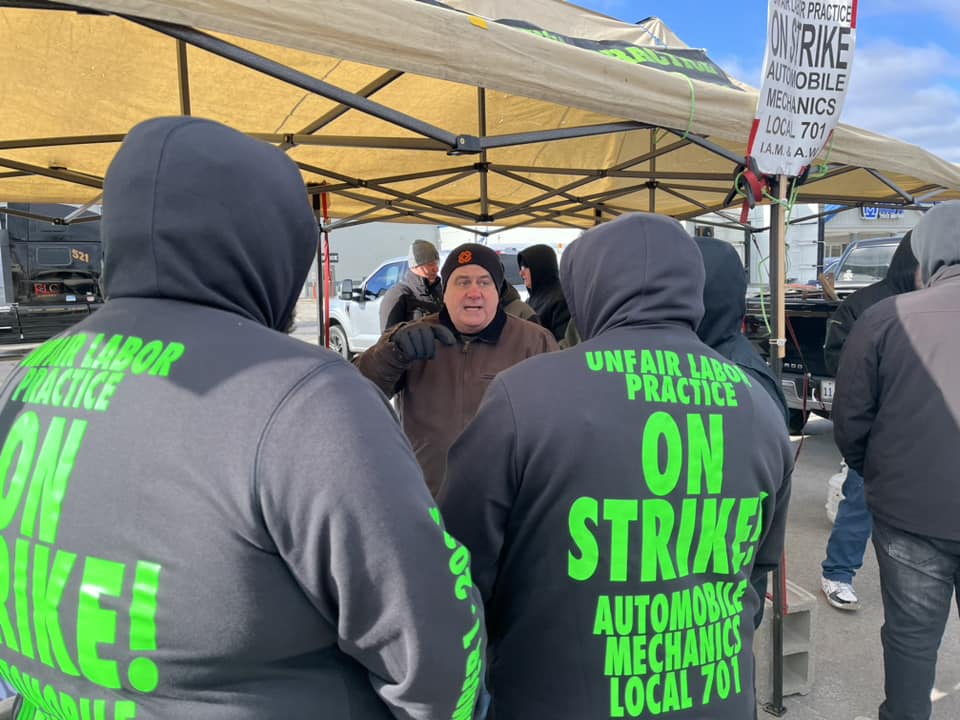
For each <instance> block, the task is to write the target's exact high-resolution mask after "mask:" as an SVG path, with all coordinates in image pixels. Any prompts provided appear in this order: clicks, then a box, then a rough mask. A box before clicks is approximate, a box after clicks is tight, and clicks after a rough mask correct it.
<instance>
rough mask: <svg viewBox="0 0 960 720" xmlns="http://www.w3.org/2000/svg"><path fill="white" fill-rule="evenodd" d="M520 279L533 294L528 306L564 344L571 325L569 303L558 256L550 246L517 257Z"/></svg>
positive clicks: (532, 249)
mask: <svg viewBox="0 0 960 720" xmlns="http://www.w3.org/2000/svg"><path fill="white" fill-rule="evenodd" d="M517 263H518V264H519V265H520V277H522V278H523V284H524V285H526V286H527V290H529V291H530V297H528V298H527V304H528V305H529V306H530V307H532V308H533V311H534V312H535V313H536V314H537V317H538V318H540V324H541V325H543V326H544V327H545V328H546V329H547V330H549V331H550V332H552V333H553V337H554V338H556V340H557V342H559V341H560V340H563V336H564V333H566V332H567V323H569V322H570V311H569V310H568V309H567V300H566V298H565V297H564V296H563V288H562V287H560V270H559V268H558V267H557V253H556V252H554V250H553V248H552V247H550V246H549V245H531V246H530V247H528V248H526V249H524V250H523V251H522V252H519V253H517Z"/></svg>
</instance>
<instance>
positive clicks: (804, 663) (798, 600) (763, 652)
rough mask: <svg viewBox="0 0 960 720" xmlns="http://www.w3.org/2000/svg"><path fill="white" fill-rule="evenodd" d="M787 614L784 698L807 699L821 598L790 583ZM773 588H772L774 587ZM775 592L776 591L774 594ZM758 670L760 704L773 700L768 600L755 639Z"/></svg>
mask: <svg viewBox="0 0 960 720" xmlns="http://www.w3.org/2000/svg"><path fill="white" fill-rule="evenodd" d="M786 585H787V610H786V613H785V614H784V616H783V695H784V697H787V696H789V695H806V694H807V693H809V692H810V689H811V688H812V687H813V677H814V672H813V670H814V658H813V629H814V624H815V622H816V615H817V598H816V596H814V595H812V594H810V593H809V592H807V591H806V590H804V589H803V588H802V587H800V586H799V585H796V584H794V583H793V582H791V581H790V580H787V583H786ZM769 587H771V588H772V585H770V586H769ZM771 592H772V590H771ZM753 654H754V657H755V658H756V668H757V675H756V679H757V700H758V702H760V703H767V702H770V700H771V698H772V697H773V603H772V602H771V601H770V600H769V599H768V600H767V601H766V603H765V609H764V612H763V622H762V623H761V624H760V627H759V628H758V629H757V632H756V634H755V635H754V637H753Z"/></svg>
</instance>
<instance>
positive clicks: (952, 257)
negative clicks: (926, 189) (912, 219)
mask: <svg viewBox="0 0 960 720" xmlns="http://www.w3.org/2000/svg"><path fill="white" fill-rule="evenodd" d="M910 242H911V244H912V246H913V254H914V255H915V256H916V258H917V260H918V261H919V263H920V273H921V275H922V276H923V281H924V282H925V283H926V282H929V280H930V278H932V277H933V276H934V274H935V273H936V272H937V271H938V270H939V269H940V268H941V267H944V266H949V265H957V264H960V200H950V201H949V202H945V203H942V204H940V205H934V206H933V207H932V208H930V209H929V210H927V212H926V214H925V215H924V216H923V217H922V218H920V221H919V222H918V223H917V224H916V225H915V226H914V228H913V232H912V237H911V241H910Z"/></svg>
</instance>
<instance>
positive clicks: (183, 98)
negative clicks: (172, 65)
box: [177, 39, 190, 115]
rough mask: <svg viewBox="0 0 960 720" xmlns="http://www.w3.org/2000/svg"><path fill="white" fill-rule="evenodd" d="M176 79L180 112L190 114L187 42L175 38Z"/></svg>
mask: <svg viewBox="0 0 960 720" xmlns="http://www.w3.org/2000/svg"><path fill="white" fill-rule="evenodd" d="M177 80H178V87H179V88H180V114H181V115H190V69H189V66H188V65H187V44H186V43H185V42H184V41H183V40H179V39H178V40H177Z"/></svg>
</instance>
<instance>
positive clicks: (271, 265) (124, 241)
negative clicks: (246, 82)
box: [102, 117, 318, 330]
mask: <svg viewBox="0 0 960 720" xmlns="http://www.w3.org/2000/svg"><path fill="white" fill-rule="evenodd" d="M251 177H258V178H259V182H257V183H255V184H254V183H251V182H249V179H250V178H251ZM103 207H104V209H103V221H102V238H103V253H104V262H103V266H104V268H103V276H102V283H103V290H104V294H105V296H106V297H107V298H121V297H138V298H165V299H173V300H182V301H184V302H190V303H197V304H200V305H206V306H209V307H213V308H218V309H220V310H225V311H228V312H232V313H236V314H238V315H241V316H243V317H245V318H248V319H250V320H253V321H255V322H257V323H260V324H262V325H266V326H267V327H270V328H273V329H275V330H284V329H285V328H286V326H287V323H288V321H289V319H290V318H291V316H292V313H293V310H294V307H295V306H296V302H297V298H298V296H299V294H300V290H301V288H302V286H303V282H304V280H305V278H306V274H307V271H308V270H309V268H310V262H311V259H312V258H313V255H314V252H315V250H316V246H317V232H318V230H317V222H316V219H315V218H314V215H313V211H312V210H311V208H310V204H309V202H308V200H307V196H306V192H305V190H304V185H303V179H302V177H301V175H300V171H299V170H298V169H297V167H296V165H295V164H294V163H293V161H291V160H290V159H289V158H287V157H285V156H284V155H282V154H280V153H278V152H276V150H275V149H273V148H272V147H271V146H270V145H267V144H266V143H264V142H261V141H259V140H254V139H253V138H250V137H248V136H247V135H244V134H242V133H239V132H236V131H234V130H230V129H229V128H225V127H223V126H222V125H219V124H218V123H213V122H210V121H207V120H200V119H196V118H190V117H170V118H157V119H154V120H148V121H147V122H144V123H141V124H139V125H137V126H136V127H134V128H133V130H131V131H130V133H129V134H128V135H127V137H126V139H125V140H124V142H123V145H121V147H120V150H119V152H118V153H117V155H116V157H115V158H114V159H113V162H112V163H111V164H110V168H109V170H108V171H107V175H106V180H105V182H104V189H103Z"/></svg>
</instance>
